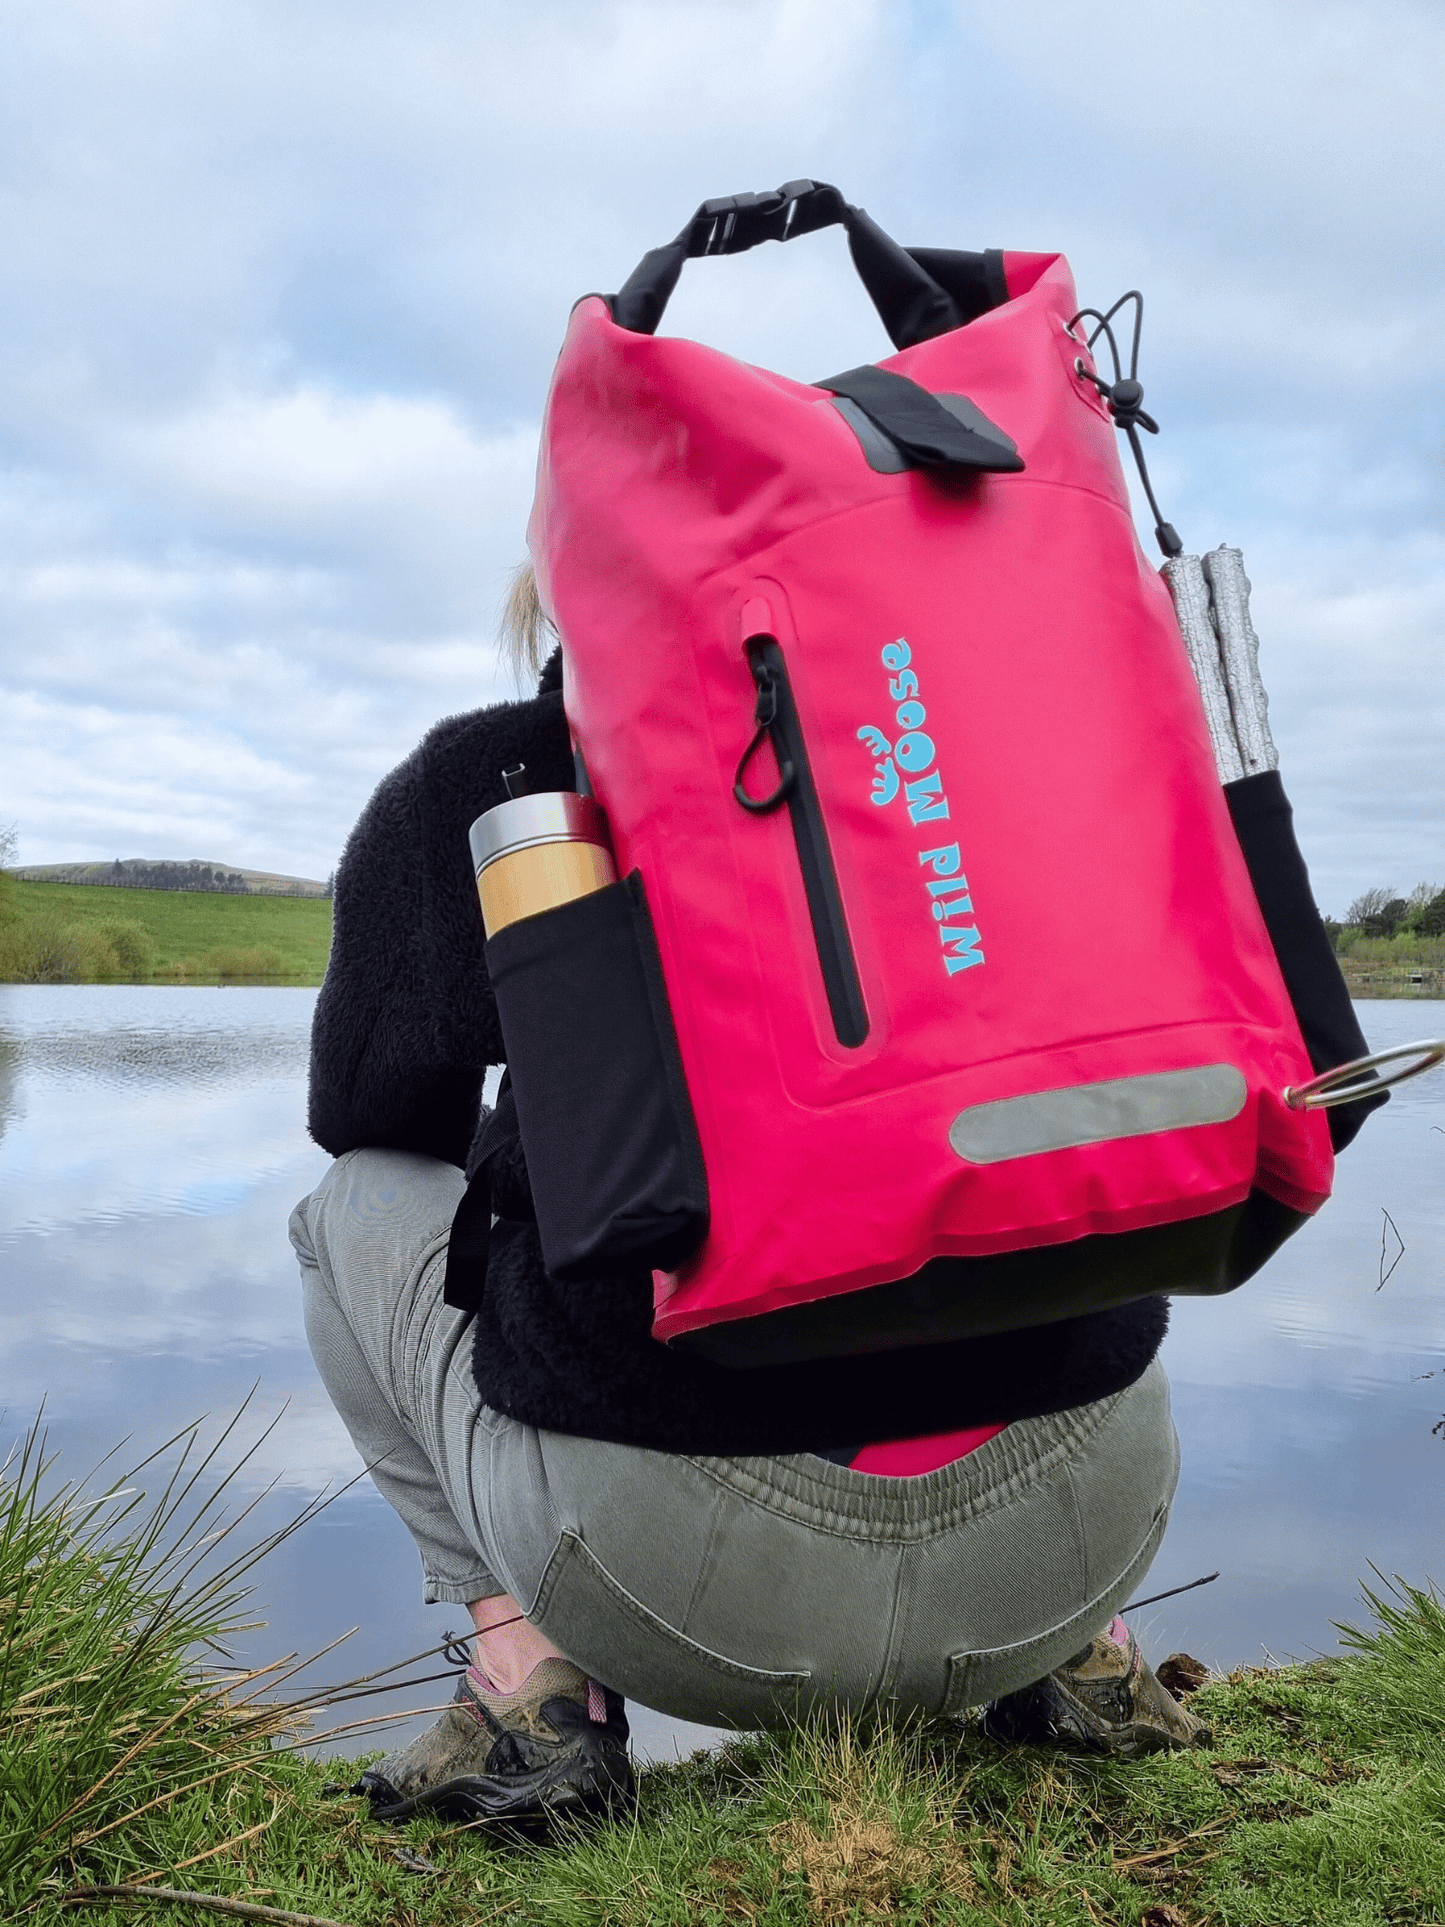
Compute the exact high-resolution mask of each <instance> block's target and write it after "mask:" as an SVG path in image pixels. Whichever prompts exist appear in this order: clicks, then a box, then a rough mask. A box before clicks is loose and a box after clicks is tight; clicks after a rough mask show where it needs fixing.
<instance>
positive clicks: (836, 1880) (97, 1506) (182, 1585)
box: [0, 1441, 1445, 1927]
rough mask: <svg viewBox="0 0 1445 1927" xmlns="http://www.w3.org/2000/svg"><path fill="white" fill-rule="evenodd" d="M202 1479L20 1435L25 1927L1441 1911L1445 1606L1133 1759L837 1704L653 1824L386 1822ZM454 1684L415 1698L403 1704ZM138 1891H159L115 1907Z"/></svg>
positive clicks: (1380, 1613)
mask: <svg viewBox="0 0 1445 1927" xmlns="http://www.w3.org/2000/svg"><path fill="white" fill-rule="evenodd" d="M187 1477H188V1474H187V1473H186V1472H185V1471H184V1470H182V1471H181V1472H179V1473H177V1472H176V1471H175V1469H174V1467H172V1469H171V1470H170V1471H169V1472H166V1473H160V1472H158V1471H157V1470H156V1468H152V1473H151V1482H152V1483H154V1482H155V1480H156V1479H157V1478H159V1479H160V1483H161V1487H162V1489H163V1493H164V1496H163V1498H162V1500H161V1501H160V1503H159V1505H156V1506H150V1505H149V1504H147V1505H141V1503H140V1501H139V1500H138V1498H137V1497H136V1496H135V1493H134V1486H135V1484H136V1481H135V1479H134V1478H128V1479H126V1480H125V1481H123V1482H122V1490H123V1491H125V1490H126V1489H129V1496H128V1497H121V1498H119V1499H114V1500H109V1501H102V1502H100V1503H97V1502H96V1501H95V1500H94V1499H87V1498H86V1497H85V1495H84V1494H83V1493H81V1492H78V1491H75V1490H69V1491H67V1490H65V1489H59V1490H50V1489H49V1488H48V1486H47V1482H46V1479H45V1477H44V1476H43V1475H42V1474H41V1472H40V1469H39V1465H38V1456H37V1452H36V1449H35V1445H34V1442H33V1441H32V1443H31V1447H30V1449H29V1452H28V1454H27V1456H26V1457H24V1458H23V1459H20V1460H17V1461H12V1463H11V1465H10V1466H9V1467H8V1469H7V1471H6V1474H5V1479H4V1486H3V1489H0V1627H3V1654H0V1913H3V1914H4V1915H5V1917H7V1918H14V1919H17V1920H26V1921H34V1922H37V1923H48V1922H58V1921H60V1920H61V1919H62V1918H65V1919H71V1920H75V1919H85V1918H86V1917H87V1916H89V1917H90V1918H96V1917H100V1918H116V1919H118V1918H120V1917H121V1915H122V1913H125V1914H126V1915H127V1916H128V1917H130V1918H144V1919H147V1920H152V1921H158V1922H171V1921H173V1922H176V1923H181V1922H189V1921H193V1920H196V1919H198V1918H201V1917H202V1916H201V1915H200V1914H198V1913H197V1911H196V1908H195V1903H194V1902H192V1901H186V1900H179V1899H176V1900H169V1899H164V1898H162V1897H161V1896H160V1894H159V1893H158V1892H155V1891H154V1890H157V1889H161V1888H165V1889H169V1890H172V1891H173V1892H174V1891H178V1890H179V1891H181V1892H189V1893H193V1894H203V1895H206V1896H210V1897H213V1898H215V1897H220V1898H222V1899H223V1900H224V1899H235V1900H240V1901H242V1902H244V1903H246V1904H247V1905H250V1906H252V1907H261V1908H271V1909H277V1910H283V1911H285V1912H286V1913H287V1914H288V1915H289V1916H291V1917H294V1916H296V1915H302V1916H306V1917H308V1918H310V1919H312V1920H326V1921H338V1920H340V1921H345V1922H349V1923H354V1927H361V1924H362V1923H371V1922H376V1923H381V1922H388V1923H390V1922H398V1923H403V1924H404V1927H429V1923H433V1922H435V1923H438V1927H439V1924H440V1923H442V1922H446V1923H449V1927H497V1924H499V1923H503V1922H518V1923H522V1922H526V1923H534V1922H537V1921H549V1922H561V1923H582V1922H615V1923H618V1924H619V1927H644V1924H645V1927H654V1924H655V1923H659V1922H662V1923H677V1924H678V1927H682V1923H714V1922H715V1923H723V1922H739V1921H747V1922H753V1923H758V1927H766V1924H767V1923H778V1927H781V1924H782V1923H785V1922H796V1923H817V1924H818V1927H822V1923H831V1922H843V1921H851V1920H876V1919H880V1918H881V1919H887V1920H890V1921H897V1922H944V1921H947V1922H960V1923H983V1922H1009V1923H1019V1927H1024V1924H1025V1923H1027V1924H1028V1927H1034V1924H1037V1927H1043V1923H1046V1922H1048V1923H1054V1924H1055V1927H1066V1924H1068V1927H1073V1924H1074V1923H1077V1927H1089V1924H1090V1923H1092V1924H1093V1927H1098V1923H1101V1922H1108V1923H1121V1924H1122V1923H1129V1924H1130V1927H1180V1924H1181V1923H1183V1924H1184V1927H1196V1924H1198V1923H1203V1922H1206V1921H1209V1922H1219V1923H1240V1927H1244V1924H1245V1923H1257V1924H1258V1927H1265V1924H1266V1923H1275V1924H1282V1923H1296V1922H1298V1923H1309V1927H1333V1924H1334V1923H1339V1924H1340V1927H1343V1924H1344V1923H1346V1922H1348V1923H1363V1922H1378V1923H1381V1924H1382V1927H1383V1923H1387V1922H1388V1923H1391V1927H1397V1924H1399V1923H1407V1922H1413V1923H1421V1924H1423V1923H1426V1922H1431V1921H1435V1922H1439V1921H1441V1920H1442V1919H1445V1767H1442V1741H1445V1616H1442V1613H1441V1609H1440V1607H1439V1605H1438V1604H1437V1603H1436V1601H1435V1600H1434V1598H1433V1596H1431V1595H1427V1594H1421V1593H1411V1592H1401V1593H1399V1594H1398V1595H1397V1596H1395V1597H1393V1598H1389V1597H1387V1598H1386V1599H1384V1600H1382V1601H1377V1602H1376V1611H1375V1622H1374V1625H1373V1627H1372V1629H1371V1631H1370V1632H1369V1633H1368V1634H1367V1635H1360V1636H1357V1637H1356V1639H1355V1641H1354V1650H1352V1651H1349V1652H1347V1653H1345V1654H1344V1655H1342V1656H1341V1657H1338V1658H1335V1659H1331V1660H1329V1661H1325V1662H1320V1663H1317V1664H1315V1665H1313V1666H1307V1667H1298V1668H1287V1669H1284V1670H1281V1671H1271V1672H1263V1671H1260V1672H1244V1673H1238V1674H1235V1675H1233V1676H1231V1677H1230V1678H1229V1679H1227V1680H1220V1681H1215V1682H1212V1683H1210V1684H1209V1685H1207V1686H1206V1687H1205V1688H1204V1689H1203V1690H1202V1691H1201V1692H1200V1693H1199V1694H1198V1695H1197V1696H1196V1698H1195V1700H1194V1702H1193V1703H1194V1705H1195V1707H1196V1709H1197V1710H1198V1711H1199V1712H1201V1713H1202V1714H1203V1715H1204V1717H1205V1719H1206V1720H1207V1721H1208V1723H1209V1725H1210V1727H1211V1728H1212V1731H1213V1743H1212V1745H1211V1746H1210V1747H1209V1749H1208V1750H1201V1751H1197V1752H1192V1753H1189V1754H1186V1755H1171V1756H1168V1757H1164V1758H1154V1759H1150V1760H1145V1761H1142V1762H1138V1763H1135V1764H1130V1765H1124V1764H1117V1763H1108V1762H1104V1761H1098V1760H1091V1759H1087V1758H1084V1757H1078V1756H1073V1755H1069V1754H1066V1753H1063V1752H1058V1751H1047V1752H1046V1751H1043V1750H1033V1749H1020V1750H1017V1751H1012V1752H1005V1751H1002V1750H1000V1749H998V1748H995V1747H992V1746H990V1745H987V1744H986V1743H984V1742H982V1741H980V1740H978V1739H977V1738H975V1737H972V1736H971V1735H970V1734H968V1733H967V1732H965V1731H964V1730H963V1729H962V1728H960V1727H959V1726H957V1725H945V1724H944V1723H941V1722H933V1723H922V1724H917V1725H913V1726H908V1727H903V1726H898V1725H893V1724H889V1723H888V1722H886V1721H884V1722H881V1723H880V1722H861V1723H858V1724H849V1723H847V1722H840V1721H832V1722H827V1721H820V1722H815V1723H814V1724H812V1725H810V1726H807V1727H801V1728H791V1729H789V1730H787V1731H785V1732H782V1733H780V1734H777V1735H773V1736H769V1737H767V1738H764V1739H752V1740H744V1741H739V1742H738V1743H737V1744H735V1745H734V1746H733V1747H731V1748H729V1749H728V1750H727V1751H725V1752H722V1753H720V1754H716V1755H711V1756H699V1757H698V1758H695V1759H694V1760H692V1761H690V1762H688V1763H686V1764H684V1765H681V1766H677V1767H672V1768H654V1769H651V1770H649V1771H647V1772H646V1773H644V1774H643V1776H642V1783H641V1797H640V1802H639V1805H638V1808H637V1810H636V1812H635V1813H632V1814H628V1815H626V1816H623V1817H620V1818H619V1819H617V1820H616V1821H614V1822H613V1823H612V1824H610V1825H606V1826H602V1827H599V1828H597V1829H595V1830H591V1831H578V1830H566V1831H563V1832H561V1833H559V1834H557V1835H555V1836H554V1837H553V1838H551V1839H550V1840H530V1841H528V1840H520V1839H499V1838H496V1837H494V1836H492V1835H490V1834H489V1833H487V1832H486V1831H485V1830H476V1829H467V1828H459V1827H456V1826H452V1825H446V1824H441V1823H435V1824H433V1823H429V1822H415V1823H413V1824H412V1825H410V1826H408V1827H406V1828H404V1829H399V1830H398V1829H393V1828H385V1827H379V1826H376V1825H374V1824H373V1823H372V1822H371V1821H370V1819H369V1818H368V1817H367V1812H366V1808H365V1804H364V1802H362V1801H359V1800H356V1799H354V1798H351V1797H349V1796H347V1795H345V1794H344V1793H342V1794H339V1795H337V1794H335V1793H334V1792H331V1791H329V1790H328V1782H342V1783H344V1782H346V1781H348V1780H350V1779H351V1778H352V1777H353V1774H354V1767H353V1766H352V1765H351V1764H350V1763H347V1762H337V1763H335V1764H333V1765H331V1766H327V1765H326V1764H324V1763H316V1762H312V1761H309V1760H307V1759H305V1758H303V1757H301V1756H300V1755H299V1754H298V1753H297V1752H296V1751H295V1750H294V1747H293V1746H292V1744H291V1742H290V1741H289V1740H288V1738H287V1733H286V1729H287V1727H288V1724H289V1725H293V1726H294V1724H295V1722H296V1719H297V1717H298V1709H295V1708H293V1709H292V1710H291V1711H290V1712H289V1713H288V1712H286V1711H285V1710H282V1709H279V1708H278V1707H277V1705H276V1701H277V1700H278V1699H281V1698H284V1697H286V1694H287V1693H288V1692H290V1691H293V1690H294V1686H295V1682H294V1681H292V1682H290V1683H289V1684H288V1683H287V1682H286V1681H285V1680H284V1679H283V1678H282V1675H281V1672H280V1671H279V1670H278V1671H277V1672H273V1673H272V1674H271V1675H270V1676H269V1677H267V1676H261V1675H255V1674H251V1675H245V1676H236V1675H235V1674H234V1673H233V1672H231V1673H228V1671H227V1670H226V1667H225V1662H224V1657H223V1655H222V1654H221V1652H220V1650H219V1649H220V1647H221V1646H222V1645H223V1643H224V1639H225V1636H226V1634H225V1628H226V1626H227V1625H228V1624H231V1625H234V1623H235V1621H236V1618H237V1615H238V1613H239V1611H240V1610H241V1602H240V1599H239V1597H238V1585H239V1582H240V1580H241V1577H242V1574H243V1572H244V1569H245V1563H246V1557H247V1555H242V1556H239V1557H238V1556H233V1555H232V1554H231V1553H230V1552H229V1551H228V1550H227V1548H228V1546H230V1545H231V1544H232V1543H233V1542H232V1541H231V1540H228V1539H223V1540H221V1541H219V1542H213V1543H212V1545H211V1548H210V1558H211V1560H212V1562H213V1563H214V1562H216V1561H219V1562H220V1570H219V1571H218V1572H215V1573H214V1574H213V1576H212V1577H210V1578H205V1577H203V1576H201V1575H202V1574H203V1573H204V1572H205V1571H207V1570H209V1568H208V1567H207V1566H206V1565H205V1564H204V1560H205V1557H206V1552H207V1548H206V1541H207V1538H208V1535H209V1534H210V1532H211V1531H212V1530H213V1529H214V1521H213V1520H212V1518H211V1517H210V1513H209V1509H208V1508H207V1507H206V1506H205V1505H196V1504H195V1503H194V1492H193V1491H192V1490H190V1489H189V1488H188V1487H187ZM144 1482H145V1480H144V1479H143V1480H142V1483H144ZM126 1505H129V1506H131V1507H132V1508H135V1509H134V1510H132V1511H131V1513H130V1514H129V1516H128V1517H126V1518H124V1519H120V1518H118V1517H117V1514H118V1512H119V1511H120V1509H121V1508H122V1507H124V1506H126ZM188 1508H189V1510H188ZM228 1560H229V1561H230V1564H229V1566H228V1565H227V1563H226V1562H227V1561H228ZM197 1562H201V1563H199V1564H198V1563H197ZM202 1640H207V1641H209V1643H208V1644H199V1643H198V1642H201V1641H202ZM198 1650H199V1651H201V1652H202V1653H203V1654H204V1656H205V1658H206V1659H207V1661H208V1662H209V1667H210V1670H208V1671H207V1670H200V1671H198V1670H197V1668H196V1665H195V1663H194V1660H193V1655H194V1654H195V1653H196V1652H197V1651H198ZM436 1663H437V1662H435V1661H434V1660H431V1661H425V1662H423V1663H422V1664H421V1665H420V1666H419V1667H418V1668H416V1669H414V1670H416V1671H419V1672H420V1673H422V1674H425V1673H427V1672H429V1671H432V1670H434V1669H435V1666H436ZM444 1692H445V1687H444V1686H438V1685H436V1684H432V1685H429V1686H427V1685H419V1686H418V1687H417V1688H415V1689H414V1690H413V1693H412V1699H411V1703H413V1704H418V1703H421V1704H425V1703H426V1702H427V1701H428V1699H435V1698H436V1697H438V1696H440V1695H441V1694H443V1693H444ZM353 1703H358V1704H360V1706H361V1707H362V1708H363V1710H365V1709H367V1708H370V1707H373V1706H374V1705H375V1704H376V1702H375V1701H373V1700H363V1701H360V1702H353ZM135 1886H140V1887H141V1888H147V1887H148V1888H150V1889H152V1890H153V1891H152V1894H151V1897H150V1898H149V1899H135V1900H132V1899H128V1898H125V1897H122V1896H119V1895H110V1896H106V1895H103V1894H101V1893H100V1892H99V1891H98V1890H99V1889H103V1888H107V1887H110V1888H115V1887H135ZM133 1909H134V1911H133Z"/></svg>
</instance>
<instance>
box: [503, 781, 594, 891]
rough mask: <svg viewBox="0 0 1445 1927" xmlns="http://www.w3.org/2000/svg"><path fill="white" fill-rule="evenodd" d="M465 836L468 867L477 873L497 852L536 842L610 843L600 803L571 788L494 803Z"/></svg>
mask: <svg viewBox="0 0 1445 1927" xmlns="http://www.w3.org/2000/svg"><path fill="white" fill-rule="evenodd" d="M469 836H470V841H471V846H472V867H473V868H474V869H475V870H476V872H477V874H478V875H480V874H481V872H482V871H483V870H484V869H486V867H487V865H488V864H489V863H495V862H496V860H497V858H498V857H499V856H509V855H510V854H511V853H512V851H513V850H526V849H530V848H532V846H533V845H534V844H538V843H599V844H601V846H602V848H603V849H604V850H606V849H609V848H610V847H611V839H610V838H609V836H608V834H607V818H606V817H605V816H604V815H603V813H602V810H601V807H600V806H599V805H598V804H596V803H594V802H593V800H592V798H591V797H590V796H578V795H577V794H576V792H575V791H573V790H542V791H539V792H538V793H537V794H535V795H532V796H515V797H513V798H512V799H511V800H510V801H509V802H506V803H498V804H497V806H496V807H495V809H490V810H486V811H484V812H483V813H482V815H481V816H479V817H478V818H477V820H476V822H475V823H473V825H472V827H471V830H470V832H469Z"/></svg>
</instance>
